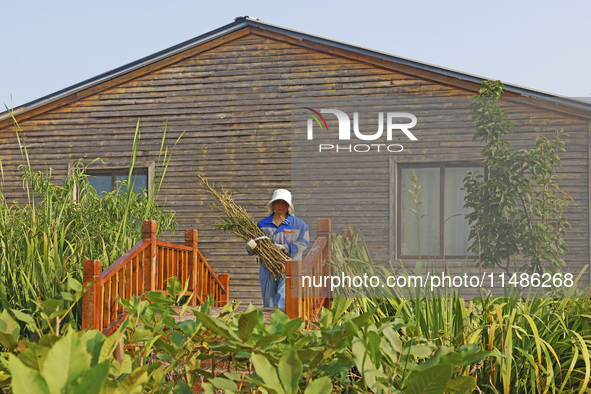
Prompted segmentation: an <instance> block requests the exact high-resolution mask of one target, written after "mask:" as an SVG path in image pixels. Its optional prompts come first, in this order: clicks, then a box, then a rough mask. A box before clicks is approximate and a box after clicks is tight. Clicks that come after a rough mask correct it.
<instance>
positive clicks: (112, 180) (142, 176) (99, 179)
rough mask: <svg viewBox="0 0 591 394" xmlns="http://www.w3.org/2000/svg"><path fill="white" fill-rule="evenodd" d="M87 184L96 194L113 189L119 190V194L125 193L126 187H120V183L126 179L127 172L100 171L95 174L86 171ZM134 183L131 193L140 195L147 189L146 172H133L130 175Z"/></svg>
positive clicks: (123, 170)
mask: <svg viewBox="0 0 591 394" xmlns="http://www.w3.org/2000/svg"><path fill="white" fill-rule="evenodd" d="M87 175H88V182H89V183H90V185H91V186H92V187H93V188H94V189H95V190H96V192H97V194H98V195H100V194H103V193H109V192H111V191H113V190H115V189H117V188H118V189H119V191H121V192H124V193H125V192H126V191H127V186H125V187H121V186H120V183H121V181H123V180H126V179H127V176H128V175H129V170H125V169H121V170H113V171H111V172H107V171H105V170H100V171H97V172H95V173H93V171H88V173H87ZM133 181H135V184H134V186H133V191H134V192H135V193H141V192H142V190H144V189H148V173H147V171H145V170H144V171H134V174H133V175H132V182H133Z"/></svg>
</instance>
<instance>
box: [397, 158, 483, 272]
mask: <svg viewBox="0 0 591 394" xmlns="http://www.w3.org/2000/svg"><path fill="white" fill-rule="evenodd" d="M480 163H481V161H480V160H465V161H436V162H435V161H434V162H425V161H409V162H404V163H400V162H397V161H395V160H391V163H390V183H391V185H390V195H391V196H390V207H393V208H394V209H392V210H391V215H390V223H392V224H391V226H390V255H391V259H392V261H394V259H400V260H410V259H418V258H420V257H423V258H435V259H450V260H464V259H466V258H474V257H476V255H447V254H445V234H444V226H445V209H444V208H445V169H446V168H454V167H455V168H457V167H480V168H482V167H481V165H480ZM409 168H432V169H436V168H439V179H440V184H439V195H440V198H439V228H440V230H439V234H440V237H439V251H440V253H439V255H433V254H424V255H421V256H419V255H403V254H402V196H403V190H402V171H403V170H404V169H409ZM484 176H485V177H486V169H484ZM392 211H393V212H392Z"/></svg>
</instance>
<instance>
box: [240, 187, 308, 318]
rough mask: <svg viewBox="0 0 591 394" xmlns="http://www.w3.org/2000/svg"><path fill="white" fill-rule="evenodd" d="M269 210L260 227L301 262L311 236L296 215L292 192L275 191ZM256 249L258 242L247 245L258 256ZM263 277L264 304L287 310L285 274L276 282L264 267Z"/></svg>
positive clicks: (260, 273)
mask: <svg viewBox="0 0 591 394" xmlns="http://www.w3.org/2000/svg"><path fill="white" fill-rule="evenodd" d="M267 210H268V211H269V216H267V217H266V218H264V219H262V220H260V221H259V222H258V224H257V225H258V227H259V228H260V229H261V230H262V231H263V234H265V235H266V236H267V237H269V238H270V239H271V241H272V242H274V243H275V246H276V247H277V249H279V250H282V251H283V252H285V254H287V255H288V256H290V258H291V260H301V259H302V253H303V252H304V250H305V249H306V248H307V247H308V244H309V243H310V235H309V232H308V225H307V224H306V222H304V221H303V220H302V219H300V218H297V217H295V216H294V215H293V212H294V208H293V205H292V203H291V193H290V192H289V191H288V190H285V189H277V190H275V191H274V192H273V197H271V201H269V203H268V204H267ZM256 247H257V243H256V241H255V240H254V239H251V240H250V241H248V242H247V243H246V251H247V252H248V254H250V255H252V254H254V250H255V248H256ZM259 278H260V281H261V294H262V296H263V305H264V306H265V307H277V308H285V274H283V276H281V277H280V278H277V279H273V276H272V275H271V273H270V272H269V270H268V269H266V268H265V267H264V266H263V265H262V264H260V269H259Z"/></svg>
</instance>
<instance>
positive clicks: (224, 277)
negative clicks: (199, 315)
mask: <svg viewBox="0 0 591 394" xmlns="http://www.w3.org/2000/svg"><path fill="white" fill-rule="evenodd" d="M218 278H219V279H220V282H221V283H222V286H223V287H224V291H225V292H226V295H225V297H224V299H223V300H220V301H222V302H220V303H219V306H224V305H226V304H227V303H228V302H230V274H219V275H218Z"/></svg>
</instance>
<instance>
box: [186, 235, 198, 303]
mask: <svg viewBox="0 0 591 394" xmlns="http://www.w3.org/2000/svg"><path fill="white" fill-rule="evenodd" d="M197 237H198V233H197V230H185V245H186V246H189V247H191V251H190V252H189V290H191V291H192V292H193V298H192V299H191V305H192V306H196V305H197V300H198V298H199V293H198V291H197V281H198V280H199V278H198V277H197V260H198V258H199V254H198V244H197Z"/></svg>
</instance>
